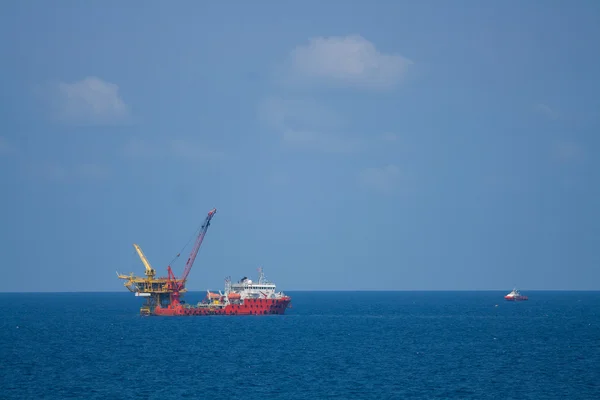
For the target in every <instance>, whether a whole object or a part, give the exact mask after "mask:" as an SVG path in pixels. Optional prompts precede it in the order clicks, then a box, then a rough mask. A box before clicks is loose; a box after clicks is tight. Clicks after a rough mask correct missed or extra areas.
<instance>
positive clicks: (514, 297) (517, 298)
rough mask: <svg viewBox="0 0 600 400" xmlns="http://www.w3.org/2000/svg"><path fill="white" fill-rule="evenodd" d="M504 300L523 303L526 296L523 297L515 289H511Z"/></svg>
mask: <svg viewBox="0 0 600 400" xmlns="http://www.w3.org/2000/svg"><path fill="white" fill-rule="evenodd" d="M504 298H505V299H506V300H508V301H523V300H527V299H528V298H527V296H524V295H522V294H521V292H519V291H518V290H517V289H513V290H512V292H510V293H509V294H507V295H506V296H504Z"/></svg>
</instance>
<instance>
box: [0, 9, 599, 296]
mask: <svg viewBox="0 0 600 400" xmlns="http://www.w3.org/2000/svg"><path fill="white" fill-rule="evenodd" d="M0 11H1V12H0V50H1V51H2V57H1V58H0V70H1V71H2V74H0V83H1V85H2V94H3V95H2V97H0V117H1V119H0V123H1V129H0V187H1V188H2V196H0V210H1V211H0V213H1V214H0V216H1V220H0V221H1V223H0V243H2V246H1V247H0V248H1V250H2V251H1V265H2V266H1V267H0V268H1V269H2V276H3V279H2V280H0V291H85V290H92V291H105V290H106V291H121V290H126V289H125V288H123V287H122V282H120V281H119V280H118V279H116V276H115V270H118V271H119V272H124V273H125V272H131V271H135V272H137V273H140V274H141V273H142V272H143V266H142V264H141V263H140V261H139V259H137V257H136V256H135V254H134V249H133V247H132V243H138V244H139V245H140V246H141V247H142V249H143V250H144V252H145V253H146V255H147V256H148V258H149V259H150V262H151V263H153V266H154V267H155V268H156V269H157V270H158V271H161V272H165V273H166V266H167V264H168V262H169V261H170V260H171V258H172V257H173V256H174V255H176V254H177V253H178V252H179V250H180V249H181V247H182V246H183V245H184V244H185V243H186V242H187V241H188V239H189V238H190V236H191V235H192V234H193V233H194V231H195V230H196V228H197V227H198V225H199V224H200V223H201V222H202V221H203V219H204V218H205V216H206V213H207V212H208V211H209V210H210V209H211V208H213V207H216V208H217V210H218V212H217V215H216V216H215V217H214V219H213V223H212V225H211V227H210V229H209V231H208V234H207V236H206V239H205V241H204V244H203V247H202V249H201V250H200V254H199V256H198V258H197V260H196V264H195V266H194V268H193V270H192V272H191V274H190V278H189V279H188V288H189V289H190V290H205V289H206V288H211V289H218V288H221V287H222V286H223V278H224V277H225V276H227V275H231V276H232V278H233V279H239V278H241V277H242V276H245V275H249V276H254V275H256V268H257V267H258V266H263V267H264V269H265V272H266V274H267V277H269V278H270V279H272V280H273V281H275V283H277V284H278V286H279V287H280V288H281V289H282V290H329V289H331V290H372V289H378V290H379V289H380V290H413V289H415V290H420V289H432V290H439V289H449V290H454V289H456V290H481V289H501V290H510V289H512V287H513V286H515V285H516V286H518V287H520V288H522V289H524V290H525V289H531V290H534V289H593V290H598V289H600V283H599V282H600V255H599V254H600V245H599V243H600V212H599V208H598V204H600V163H599V160H598V154H600V139H599V136H598V133H599V128H600V100H599V96H598V93H599V92H600V79H598V71H600V53H599V52H598V39H599V38H600V23H599V21H600V3H598V2H595V1H583V0H581V1H577V2H566V1H528V2H523V1H489V2H478V1H455V2H441V1H419V2H408V1H404V2H402V1H397V2H393V1H388V2H379V3H377V5H375V4H374V3H372V2H368V1H362V2H359V1H328V2H317V1H305V2H300V3H299V2H291V1H281V2H266V1H264V2H245V1H237V2H236V1H232V2H227V3H220V2H200V1H179V2H164V1H146V2H144V3H143V5H142V3H141V2H127V3H126V4H125V3H122V2H117V1H105V2H91V1H90V2H81V1H55V2H44V1H25V0H23V1H12V2H8V1H7V2H4V3H3V4H2V5H1V6H0ZM189 250H190V248H189V247H188V248H187V249H186V250H185V251H186V253H187V252H189ZM182 258H184V257H182ZM184 261H185V258H184V259H182V260H180V261H179V262H178V263H176V264H175V265H174V269H175V272H176V274H179V273H181V271H182V270H183V267H184V265H183V264H184Z"/></svg>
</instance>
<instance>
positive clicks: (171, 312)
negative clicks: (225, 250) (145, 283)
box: [153, 268, 292, 316]
mask: <svg viewBox="0 0 600 400" xmlns="http://www.w3.org/2000/svg"><path fill="white" fill-rule="evenodd" d="M258 270H259V274H260V275H259V278H258V282H252V281H251V280H250V279H248V278H246V277H244V278H242V279H241V280H240V281H239V282H237V283H233V284H232V283H231V280H230V279H229V278H227V279H226V280H225V292H224V293H221V292H220V291H219V293H213V292H210V291H207V293H206V297H205V298H204V300H202V301H201V302H199V303H198V304H197V305H195V306H190V305H188V304H184V303H182V302H179V301H171V303H170V304H168V305H167V306H166V307H162V306H160V305H157V306H156V307H155V308H154V310H153V314H154V315H161V316H176V315H268V314H280V315H281V314H284V313H285V310H286V309H287V307H288V305H289V304H290V301H291V300H292V299H291V298H290V297H289V296H287V295H285V294H284V293H282V292H277V291H276V286H275V284H273V283H272V282H269V281H267V280H266V279H265V275H264V273H263V271H262V268H259V269H258Z"/></svg>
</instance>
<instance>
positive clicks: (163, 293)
mask: <svg viewBox="0 0 600 400" xmlns="http://www.w3.org/2000/svg"><path fill="white" fill-rule="evenodd" d="M216 212H217V209H216V208H213V209H212V210H210V211H209V212H208V215H207V216H206V219H205V221H204V223H203V224H202V226H201V228H200V232H199V234H198V237H197V238H196V242H195V243H194V247H193V248H192V251H191V253H190V256H189V257H188V260H187V262H186V264H185V269H184V271H183V274H182V275H181V278H176V277H175V275H174V274H173V270H172V269H171V265H169V266H167V276H166V277H156V270H155V269H154V268H152V266H151V265H150V262H149V261H148V259H147V258H146V256H145V255H144V252H143V251H142V249H141V247H140V246H138V245H137V244H133V247H134V248H135V250H136V252H137V254H138V256H139V258H140V259H141V261H142V264H144V267H145V268H146V271H145V275H146V276H145V277H138V276H135V275H134V274H133V272H132V273H131V274H129V275H123V274H119V273H118V272H117V276H118V278H119V279H123V280H125V283H124V286H125V287H126V288H127V289H128V290H129V291H130V292H132V293H135V296H137V297H144V298H145V299H146V301H145V303H144V305H143V306H142V307H141V309H140V314H141V315H143V316H150V315H157V316H179V315H181V316H184V315H190V316H192V315H195V316H202V315H266V314H284V313H285V310H286V308H287V307H288V305H289V304H290V302H291V298H290V297H289V296H287V295H285V294H284V293H283V292H277V291H276V286H275V284H273V283H272V282H269V281H268V280H267V279H266V278H265V275H264V273H263V270H262V268H259V278H258V281H257V282H253V281H252V280H250V279H248V278H247V277H244V278H242V279H241V280H240V281H239V282H237V283H231V278H230V277H227V278H226V279H225V290H224V292H221V291H219V292H218V293H213V292H210V291H207V295H206V298H204V300H202V301H201V302H199V303H198V304H197V305H195V306H191V305H189V304H186V302H185V301H183V300H182V296H183V294H184V293H185V292H187V289H186V287H185V283H186V280H187V277H188V275H189V273H190V271H191V269H192V266H193V264H194V261H195V260H196V256H197V255H198V250H200V246H201V245H202V241H203V240H204V236H205V235H206V232H207V231H208V227H209V226H210V221H211V220H212V218H213V216H214V215H215V213H216ZM178 256H179V254H178V255H177V257H178ZM177 257H176V258H177Z"/></svg>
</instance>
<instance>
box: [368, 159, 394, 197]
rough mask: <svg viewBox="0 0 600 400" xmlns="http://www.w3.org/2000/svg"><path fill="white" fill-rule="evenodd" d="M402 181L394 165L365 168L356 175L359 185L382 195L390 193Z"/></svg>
mask: <svg viewBox="0 0 600 400" xmlns="http://www.w3.org/2000/svg"><path fill="white" fill-rule="evenodd" d="M401 179H402V174H401V171H400V168H398V167H397V166H396V165H391V164H390V165H387V166H385V167H374V168H366V169H364V170H362V171H361V172H360V173H359V174H358V181H359V183H360V184H361V185H362V186H363V187H365V188H368V189H373V190H376V191H379V192H382V193H387V194H389V193H392V192H393V191H394V190H395V189H396V188H397V186H398V184H399V183H400V181H401Z"/></svg>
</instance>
